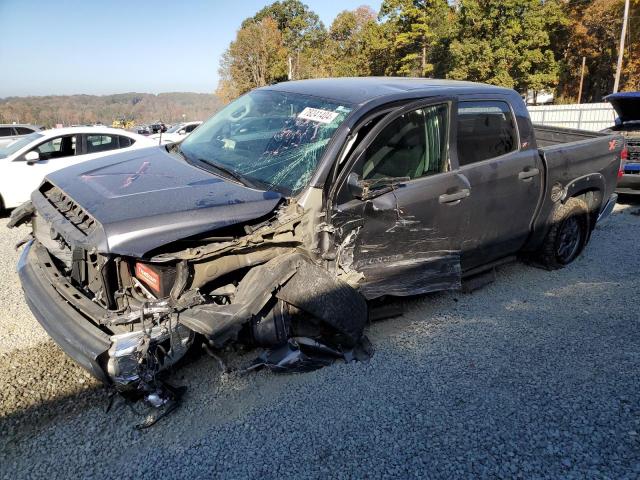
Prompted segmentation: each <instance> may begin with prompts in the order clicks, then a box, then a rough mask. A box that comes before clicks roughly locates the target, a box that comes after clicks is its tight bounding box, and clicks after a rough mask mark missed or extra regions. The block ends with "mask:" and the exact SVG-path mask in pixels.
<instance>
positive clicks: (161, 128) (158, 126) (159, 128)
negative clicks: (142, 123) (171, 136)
mask: <svg viewBox="0 0 640 480" xmlns="http://www.w3.org/2000/svg"><path fill="white" fill-rule="evenodd" d="M147 128H148V129H149V134H150V135H153V134H154V133H160V132H162V133H165V132H166V131H167V126H166V125H165V124H164V123H162V122H156V123H151V124H149V125H148V126H147Z"/></svg>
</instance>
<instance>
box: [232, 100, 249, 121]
mask: <svg viewBox="0 0 640 480" xmlns="http://www.w3.org/2000/svg"><path fill="white" fill-rule="evenodd" d="M250 111H251V107H250V106H249V105H248V104H247V105H244V107H243V108H242V109H241V110H236V111H235V112H233V113H231V114H229V118H230V119H231V120H233V121H234V122H237V121H238V120H242V119H243V118H244V117H246V116H247V115H249V112H250Z"/></svg>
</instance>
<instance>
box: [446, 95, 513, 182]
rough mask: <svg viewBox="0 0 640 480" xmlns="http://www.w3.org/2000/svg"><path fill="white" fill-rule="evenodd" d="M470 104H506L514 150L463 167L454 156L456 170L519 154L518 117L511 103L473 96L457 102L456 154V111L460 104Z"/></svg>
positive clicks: (495, 98) (503, 99)
mask: <svg viewBox="0 0 640 480" xmlns="http://www.w3.org/2000/svg"><path fill="white" fill-rule="evenodd" d="M472 102H474V103H479V102H501V103H506V104H507V107H508V109H509V112H510V113H511V119H512V121H513V128H514V129H515V132H516V139H515V141H516V148H514V149H513V150H511V151H510V152H507V153H503V154H502V155H498V156H497V157H489V158H485V159H484V160H480V161H478V162H472V163H467V164H465V165H460V163H459V159H458V157H457V156H456V162H457V163H458V169H459V170H461V169H463V168H467V167H473V166H475V165H483V164H484V163H487V162H491V161H493V160H496V159H503V157H507V156H508V155H513V154H515V153H519V152H520V150H522V144H521V142H520V128H519V126H518V117H517V116H516V113H515V111H514V110H513V105H511V102H510V101H509V100H508V99H506V98H501V97H481V98H480V97H474V96H469V97H464V98H461V99H460V100H459V101H458V104H457V106H456V125H455V130H456V152H457V150H458V137H457V132H458V109H459V108H460V104H462V103H472Z"/></svg>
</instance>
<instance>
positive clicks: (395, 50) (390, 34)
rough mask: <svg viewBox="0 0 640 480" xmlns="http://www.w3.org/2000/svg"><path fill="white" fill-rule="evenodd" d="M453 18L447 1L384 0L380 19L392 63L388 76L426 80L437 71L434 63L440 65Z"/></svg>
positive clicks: (450, 32)
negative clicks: (403, 76) (390, 48)
mask: <svg viewBox="0 0 640 480" xmlns="http://www.w3.org/2000/svg"><path fill="white" fill-rule="evenodd" d="M453 16H454V12H453V10H452V8H451V7H450V6H449V4H448V2H447V1H446V0H384V1H383V2H382V6H381V7H380V15H379V17H380V19H381V20H382V21H383V22H384V23H385V24H386V27H387V30H386V35H387V38H388V39H389V41H390V44H391V46H392V52H391V53H392V56H393V59H394V62H393V64H392V66H391V68H390V71H388V73H390V74H400V75H412V76H421V77H425V76H429V75H432V74H433V73H434V72H436V71H439V69H438V66H436V65H434V62H438V63H440V62H442V61H443V58H439V57H441V53H442V51H443V46H446V45H448V43H449V39H450V36H451V34H452V33H453V32H452V26H453ZM444 50H447V48H446V47H445V48H444Z"/></svg>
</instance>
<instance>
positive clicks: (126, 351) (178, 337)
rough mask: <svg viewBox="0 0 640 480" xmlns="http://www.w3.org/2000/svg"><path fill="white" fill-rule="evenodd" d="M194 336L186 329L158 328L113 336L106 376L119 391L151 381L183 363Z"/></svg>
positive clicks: (178, 325) (165, 326)
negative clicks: (143, 381)
mask: <svg viewBox="0 0 640 480" xmlns="http://www.w3.org/2000/svg"><path fill="white" fill-rule="evenodd" d="M193 338H194V333H193V332H192V331H191V330H189V329H188V328H186V327H185V326H183V325H180V324H177V325H175V326H174V327H173V328H171V329H169V328H167V325H166V324H164V325H158V326H155V327H153V328H151V330H150V331H145V330H139V331H136V332H128V333H122V334H119V335H112V336H111V348H109V352H108V355H109V360H108V361H107V373H108V374H109V377H111V379H112V380H113V382H114V383H115V385H116V387H118V388H126V387H128V386H130V385H132V384H134V383H136V382H137V381H139V380H148V378H145V377H152V376H153V375H155V374H156V373H157V372H159V371H161V370H164V369H166V368H168V367H170V366H171V365H173V364H174V363H176V362H177V361H178V360H180V359H181V358H182V357H183V356H184V355H185V353H187V350H188V349H189V347H190V346H191V344H192V343H193Z"/></svg>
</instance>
